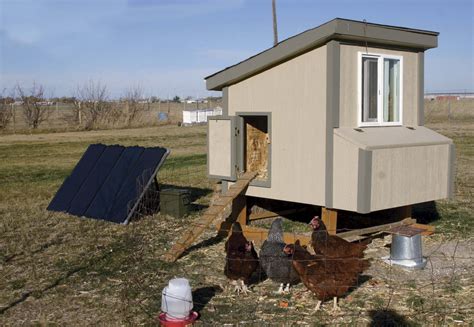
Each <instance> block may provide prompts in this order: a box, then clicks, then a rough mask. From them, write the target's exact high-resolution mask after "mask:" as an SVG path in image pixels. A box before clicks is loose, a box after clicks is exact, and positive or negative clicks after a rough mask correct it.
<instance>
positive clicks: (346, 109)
mask: <svg viewBox="0 0 474 327" xmlns="http://www.w3.org/2000/svg"><path fill="white" fill-rule="evenodd" d="M358 52H362V53H366V52H368V53H375V54H390V55H397V56H402V57H403V94H402V98H403V102H402V104H403V117H402V119H403V122H402V123H403V125H412V126H418V125H422V124H423V122H422V121H420V115H419V111H422V110H423V108H422V107H420V105H422V103H420V101H419V99H420V97H421V99H423V94H419V85H418V84H419V82H418V79H419V78H420V77H419V76H418V74H419V71H420V70H419V69H418V64H419V58H418V52H416V51H415V50H413V51H399V50H390V49H382V48H373V47H368V48H366V47H364V46H358V45H348V44H341V49H340V55H341V60H340V64H341V66H340V76H341V78H340V83H341V84H340V85H341V86H340V92H339V94H340V95H339V101H340V115H339V126H340V127H357V124H358V123H357V118H358V117H357V115H358V83H359V81H358V69H359V68H358V67H359V64H358V62H357V60H358V56H357V54H358ZM421 78H423V76H421Z"/></svg>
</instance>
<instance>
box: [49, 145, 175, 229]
mask: <svg viewBox="0 0 474 327" xmlns="http://www.w3.org/2000/svg"><path fill="white" fill-rule="evenodd" d="M168 154H169V150H168V149H166V148H161V147H153V148H144V147H139V146H132V147H124V146H121V145H109V146H107V145H104V144H92V145H90V146H89V147H88V148H87V150H86V152H84V154H83V156H82V158H81V159H80V160H79V162H78V163H77V165H76V167H75V168H74V170H73V171H72V173H71V175H69V177H67V178H66V180H65V181H64V183H63V185H62V186H61V187H60V188H59V190H58V192H57V193H56V195H55V196H54V198H53V200H52V201H51V203H50V204H49V206H48V210H50V211H62V212H68V213H70V214H72V215H76V216H85V217H89V218H95V219H103V220H107V221H112V222H115V223H127V222H128V221H129V220H130V218H131V217H132V216H133V214H134V212H135V210H136V209H137V207H138V205H139V203H140V200H141V199H142V198H143V196H144V194H145V192H146V191H147V189H148V188H150V186H154V183H155V177H156V174H157V172H158V170H159V168H160V167H161V165H162V164H163V162H164V160H165V159H166V157H167V156H168Z"/></svg>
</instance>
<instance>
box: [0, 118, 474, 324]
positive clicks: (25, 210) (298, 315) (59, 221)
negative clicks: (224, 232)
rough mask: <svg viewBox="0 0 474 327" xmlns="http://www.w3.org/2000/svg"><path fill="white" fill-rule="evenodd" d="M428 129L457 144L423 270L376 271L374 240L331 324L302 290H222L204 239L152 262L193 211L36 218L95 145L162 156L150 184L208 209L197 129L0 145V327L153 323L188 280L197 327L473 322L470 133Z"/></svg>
mask: <svg viewBox="0 0 474 327" xmlns="http://www.w3.org/2000/svg"><path fill="white" fill-rule="evenodd" d="M428 126H429V127H431V128H433V129H435V130H437V131H440V132H441V133H443V134H445V135H447V136H449V137H451V138H453V139H454V141H455V143H456V146H457V175H456V197H455V199H454V200H453V201H440V202H437V203H436V209H437V214H439V217H438V219H437V220H435V221H433V223H434V224H436V225H437V226H438V233H437V235H436V236H433V237H430V238H426V239H425V244H424V246H425V253H426V254H430V259H431V266H429V269H426V270H425V271H423V272H419V273H407V272H405V271H403V270H401V269H397V268H390V267H388V266H386V265H385V264H384V263H382V262H381V261H380V257H381V256H382V255H386V254H387V253H388V249H387V248H386V247H385V246H384V245H385V244H386V240H384V239H378V240H376V241H374V243H373V244H372V245H371V249H370V250H369V251H368V256H369V257H371V258H373V263H372V267H371V269H370V270H369V271H368V272H367V275H368V276H369V277H368V280H365V281H364V282H363V283H362V285H361V286H360V287H359V288H357V289H355V290H354V291H353V292H352V293H351V294H350V296H348V297H346V298H345V299H342V300H341V302H340V306H341V308H342V311H341V312H340V313H337V314H335V315H329V313H328V307H329V304H326V305H325V307H326V308H325V309H323V311H322V312H320V313H314V312H313V308H314V305H315V300H314V298H313V296H312V295H311V294H310V293H305V292H304V287H303V286H302V285H299V286H296V287H295V290H294V292H293V294H292V295H284V296H280V295H276V294H274V293H273V291H275V290H276V288H277V285H275V284H273V283H271V282H269V281H264V282H261V283H258V284H256V285H255V286H254V289H253V293H252V294H250V295H248V296H245V297H240V298H239V297H237V296H235V295H234V294H232V293H231V292H229V291H226V290H224V286H225V285H226V279H225V276H224V275H223V274H222V269H223V265H224V253H223V241H222V240H218V239H215V238H213V237H214V236H215V233H214V231H212V230H209V231H208V232H207V233H206V234H205V235H203V237H202V239H201V241H204V243H200V245H198V246H196V247H194V248H193V249H192V250H191V251H189V253H188V254H187V255H186V256H184V257H183V258H182V259H180V260H179V261H178V262H177V263H174V264H168V263H164V262H161V261H160V260H159V259H158V258H159V256H160V255H161V254H162V253H163V251H164V250H165V249H167V248H169V246H170V245H171V243H172V242H173V240H175V239H176V236H177V235H179V233H180V232H182V231H183V230H185V228H186V227H187V225H188V223H189V222H190V221H192V220H193V219H195V218H196V217H197V215H198V213H193V214H192V215H191V216H188V217H186V218H183V219H174V218H171V217H168V216H161V215H155V216H148V217H144V218H142V219H140V220H137V221H133V222H132V223H131V224H130V225H128V226H121V225H115V224H110V223H105V222H100V221H95V220H89V219H80V218H76V217H71V216H68V215H65V214H53V213H49V212H47V211H46V210H45V208H46V206H47V204H48V203H49V201H50V199H51V197H52V196H53V194H54V192H55V191H56V190H57V188H58V187H59V185H60V184H61V183H62V181H63V179H64V178H65V177H66V176H67V175H68V174H69V172H70V171H71V169H72V168H73V166H74V165H75V163H76V162H77V160H78V159H79V158H80V156H81V154H82V153H83V151H84V150H85V149H86V147H87V146H88V144H90V143H97V142H103V143H107V144H114V143H120V144H124V145H135V144H138V145H143V146H152V145H161V146H166V147H169V148H170V149H171V150H172V155H171V157H170V158H169V159H168V160H167V162H166V164H165V166H164V167H163V169H162V170H161V172H160V181H161V182H162V183H164V184H171V185H179V186H188V187H193V192H194V197H195V198H196V201H197V202H198V203H200V204H206V203H208V202H209V199H210V196H211V189H212V187H213V185H212V184H211V183H210V182H209V181H208V180H207V178H206V173H205V148H206V145H205V142H206V137H205V133H206V128H205V127H190V128H178V127H175V126H162V127H159V128H156V127H155V128H144V129H126V130H114V131H93V132H73V133H57V134H37V135H9V136H2V137H0V240H1V241H0V273H1V275H2V278H1V279H0V310H2V309H1V308H2V307H3V308H7V307H8V308H9V309H8V310H6V311H5V312H3V313H0V325H24V324H26V325H35V324H38V325H48V324H58V325H92V324H94V325H139V324H145V325H151V324H154V322H155V320H154V318H155V316H156V314H157V313H158V312H159V311H160V305H161V290H162V288H163V287H164V285H165V284H166V283H167V281H168V280H169V279H170V278H172V277H174V276H185V277H187V278H188V279H190V281H191V284H192V287H193V290H194V300H195V305H196V309H198V310H199V311H200V313H201V319H200V321H201V324H205V325H221V324H223V323H233V324H236V323H240V324H243V325H244V324H245V325H246V324H248V325H262V324H276V325H282V323H284V324H287V325H292V324H295V325H296V324H298V323H299V324H303V325H314V324H323V323H326V324H327V323H330V324H334V323H341V324H346V323H347V324H349V323H352V324H369V323H370V322H373V321H375V322H380V321H382V320H381V319H383V318H387V319H389V320H390V321H392V322H396V323H399V324H412V325H418V324H425V323H429V324H457V323H459V324H463V323H464V324H467V323H468V322H469V321H472V320H473V318H474V315H473V308H472V297H473V295H474V288H473V286H472V285H474V278H473V273H472V271H473V270H472V268H474V267H473V259H472V251H473V250H474V249H473V242H472V233H473V231H474V224H473V219H474V217H473V212H474V204H473V200H472V199H473V194H472V192H473V189H474V187H473V186H474V172H473V169H472V167H474V165H473V163H474V162H473V161H474V124H472V123H469V122H464V121H462V122H458V121H454V122H453V121H451V122H446V121H439V122H433V121H432V122H429V124H428ZM419 210H421V214H422V215H423V214H426V215H428V214H431V213H428V212H426V213H425V212H423V208H420V209H419ZM288 224H291V223H289V222H287V223H286V225H285V226H287V225H288ZM206 240H207V241H206ZM282 301H285V302H286V303H288V306H287V307H286V306H281V305H280V304H281V303H282ZM15 302H18V304H15ZM10 306H11V307H10Z"/></svg>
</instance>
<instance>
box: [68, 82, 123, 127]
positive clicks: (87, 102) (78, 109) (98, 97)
mask: <svg viewBox="0 0 474 327" xmlns="http://www.w3.org/2000/svg"><path fill="white" fill-rule="evenodd" d="M74 97H75V102H74V111H75V113H76V114H77V119H78V122H79V123H82V124H83V125H84V128H85V129H87V130H90V129H93V128H97V127H98V126H99V125H100V124H104V123H107V122H108V121H109V120H110V119H111V117H110V116H111V115H112V112H113V111H114V108H113V106H112V103H111V102H110V101H109V92H108V90H107V86H106V85H103V84H102V83H101V82H95V81H93V80H90V81H88V82H87V83H85V84H84V85H81V86H78V87H77V89H76V94H75V96H74Z"/></svg>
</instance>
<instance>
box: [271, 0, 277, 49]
mask: <svg viewBox="0 0 474 327" xmlns="http://www.w3.org/2000/svg"><path fill="white" fill-rule="evenodd" d="M275 1H276V0H272V9H273V46H276V45H277V44H278V27H277V13H276V4H275Z"/></svg>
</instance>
